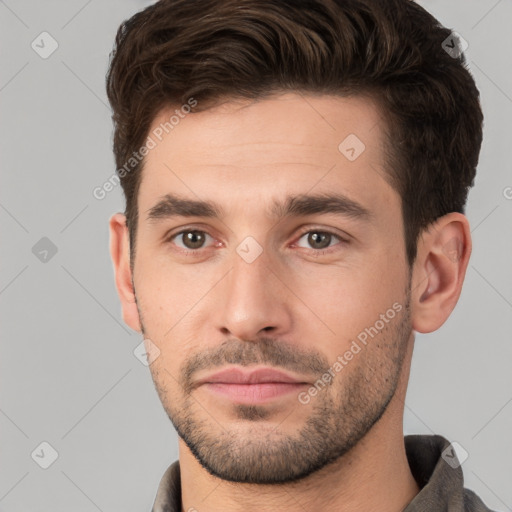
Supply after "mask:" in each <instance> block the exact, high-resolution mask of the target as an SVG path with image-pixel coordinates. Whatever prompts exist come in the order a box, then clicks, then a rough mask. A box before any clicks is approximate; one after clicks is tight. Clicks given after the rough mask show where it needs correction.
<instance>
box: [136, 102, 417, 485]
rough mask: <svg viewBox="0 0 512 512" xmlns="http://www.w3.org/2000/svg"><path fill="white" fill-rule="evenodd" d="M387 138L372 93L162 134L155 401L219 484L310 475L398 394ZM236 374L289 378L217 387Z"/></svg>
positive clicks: (146, 232)
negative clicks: (230, 372)
mask: <svg viewBox="0 0 512 512" xmlns="http://www.w3.org/2000/svg"><path fill="white" fill-rule="evenodd" d="M173 111H174V109H170V110H169V111H168V112H167V111H165V112H161V113H160V115H159V116H158V117H157V118H156V119H155V120H154V122H153V126H152V127H151V130H150V134H151V133H155V132H154V130H157V129H158V127H159V126H160V125H161V123H165V122H166V121H168V120H169V118H170V116H171V115H172V113H173ZM382 130H383V124H382V120H381V119H380V117H379V111H378V109H377V108H376V106H375V105H374V104H373V103H372V102H371V101H369V100H368V99H364V98H338V97H330V96H316V97H315V96H304V97H303V96H300V95H298V94H294V93H287V94H282V95H279V96H273V97H271V98H268V99H265V100H261V101H258V102H250V101H246V102H243V103H241V102H230V103H226V104H224V105H222V106H219V107H216V108H214V109H210V110H206V111H203V112H199V113H194V114H188V115H186V116H184V117H183V118H181V119H180V121H179V124H176V125H175V126H174V128H173V129H172V130H169V133H168V134H166V135H165V137H162V140H161V141H158V139H155V137H153V138H154V139H155V140H156V142H157V144H156V147H155V148H154V149H151V151H150V152H149V153H148V155H147V156H146V164H145V167H144V170H143V175H142V182H141V187H140V191H139V197H138V207H139V219H138V227H137V242H136V243H137V245H136V258H135V262H134V270H133V286H134V290H135V296H136V301H137V302H136V304H137V310H138V315H139V321H140V325H141V328H142V330H143V333H144V337H145V338H146V339H148V340H151V341H150V342H148V341H147V342H146V343H147V344H148V347H150V346H151V349H152V350H154V351H155V352H156V353H158V351H159V355H158V357H156V359H155V360H154V362H153V363H152V364H151V365H150V370H151V374H152V377H153V380H154V383H155V386H156V389H157V391H158V394H159V397H160V399H161V401H162V404H163V406H164V408H165V410H166V412H167V414H168V416H169V418H170V419H171V421H172V423H173V425H174V427H175V428H176V430H177V432H178V434H179V436H180V438H181V439H182V440H183V442H184V443H185V445H186V446H187V447H188V449H189V450H190V451H191V452H192V453H193V454H194V456H195V457H196V458H197V460H198V461H199V462H200V463H201V465H202V466H203V467H204V468H206V469H207V470H208V471H209V472H210V473H211V474H213V475H216V476H218V477H220V478H222V479H225V480H230V481H236V482H248V483H249V482H250V483H259V484H264V483H277V482H290V481H294V480H298V479H301V478H303V477H305V476H307V475H309V474H311V473H312V472H314V471H316V470H318V469H320V468H322V467H324V466H326V465H327V464H329V463H332V462H333V461H335V460H336V459H338V458H339V457H340V456H341V455H343V454H344V453H346V452H347V451H348V450H350V449H351V448H352V447H353V446H354V445H355V444H356V443H357V442H358V441H359V440H360V439H361V438H362V437H363V436H365V435H366V434H367V433H368V432H369V431H370V430H371V429H372V426H373V425H374V424H375V423H376V422H377V420H378V419H379V418H380V417H381V416H382V414H383V413H384V411H385V410H386V407H387V405H388V403H389V402H390V400H391V398H392V397H393V395H394V393H395V390H396V386H397V381H398V378H399V376H400V374H401V372H402V371H403V362H404V355H405V352H406V347H407V343H408V340H409V338H410V335H411V322H410V307H409V302H410V294H409V292H410V281H409V269H408V267H407V264H406V258H405V244H404V239H403V227H402V217H401V209H400V197H399V195H398V194H397V193H396V192H395V191H394V190H393V189H392V188H391V187H390V185H389V184H388V182H387V181H386V179H385V172H384V168H383V144H384V136H383V131H382ZM160 132H161V129H160ZM160 132H158V131H157V132H156V133H160ZM164 134H165V132H164ZM167 195H169V196H168V197H166V196H167ZM155 347H156V348H155ZM228 368H235V369H239V370H242V371H243V372H244V373H246V374H247V373H250V372H251V371H252V370H258V369H261V368H272V369H275V370H280V371H282V372H284V373H285V374H286V375H287V376H288V377H290V378H292V379H293V381H294V383H288V384H283V383H282V382H281V383H280V384H276V383H275V379H274V384H271V383H266V384H263V383H261V382H260V384H258V385H256V384H238V385H235V384H229V383H226V382H225V381H222V379H219V382H217V383H216V384H215V383H212V382H213V379H212V375H214V374H215V373H217V372H219V371H221V370H225V369H228ZM270 380H272V379H270ZM208 382H209V383H208Z"/></svg>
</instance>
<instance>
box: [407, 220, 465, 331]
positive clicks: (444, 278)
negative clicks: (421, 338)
mask: <svg viewBox="0 0 512 512" xmlns="http://www.w3.org/2000/svg"><path fill="white" fill-rule="evenodd" d="M470 255H471V235H470V229H469V223H468V221H467V218H466V217H465V216H464V215H463V214H460V213H457V212H453V213H450V214H447V215H445V216H443V217H441V218H440V219H438V221H437V222H436V223H435V224H434V225H433V226H431V228H429V229H428V230H427V231H426V232H425V233H423V235H422V237H421V238H420V241H419V242H418V253H417V258H416V261H415V263H414V269H413V280H412V290H411V297H413V300H414V307H413V315H412V324H413V325H412V327H413V329H414V330H415V331H417V332H421V333H428V332H433V331H435V330H437V329H439V328H440V327H441V326H442V325H443V324H444V322H445V321H446V320H447V319H448V317H449V316H450V314H451V312H452V311H453V309H454V308H455V305H456V304H457V301H458V299H459V297H460V293H461V291H462V285H463V281H464V277H465V273H466V269H467V266H468V262H469V257H470Z"/></svg>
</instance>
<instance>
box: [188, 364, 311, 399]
mask: <svg viewBox="0 0 512 512" xmlns="http://www.w3.org/2000/svg"><path fill="white" fill-rule="evenodd" d="M198 384H199V385H200V386H203V387H204V388H205V389H207V390H208V391H209V392H211V393H213V394H214V395H216V396H221V397H223V398H227V399H229V400H231V401H233V402H235V403H247V404H260V403H265V402H268V401H271V400H273V399H277V398H279V397H284V396H286V395H290V394H292V393H293V392H298V391H300V390H301V389H302V388H304V387H305V386H309V385H310V384H309V383H308V382H305V381H304V380H302V379H300V378H296V377H294V376H292V375H289V374H287V373H284V372H281V371H279V370H275V369H273V368H260V369H258V370H255V371H252V372H246V371H242V370H240V369H238V368H229V369H227V370H223V371H221V372H218V373H215V374H213V375H210V376H207V377H205V378H203V379H201V380H200V381H199V383H198Z"/></svg>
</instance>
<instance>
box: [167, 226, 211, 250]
mask: <svg viewBox="0 0 512 512" xmlns="http://www.w3.org/2000/svg"><path fill="white" fill-rule="evenodd" d="M184 235H185V236H184ZM180 237H181V240H182V243H183V244H184V245H182V246H180V245H179V244H178V243H176V242H174V243H176V245H177V246H178V247H180V248H181V249H185V250H195V249H202V245H203V244H204V242H205V240H206V237H209V238H212V237H211V236H210V235H209V234H208V233H206V232H205V231H201V230H199V229H185V230H183V231H180V232H179V233H176V234H174V235H173V236H171V237H170V238H169V241H174V240H175V239H176V240H179V239H180ZM212 240H213V238H212Z"/></svg>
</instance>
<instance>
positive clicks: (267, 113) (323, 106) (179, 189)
mask: <svg viewBox="0 0 512 512" xmlns="http://www.w3.org/2000/svg"><path fill="white" fill-rule="evenodd" d="M176 110H178V111H179V110H180V107H179V106H173V107H172V108H168V109H164V110H162V111H161V112H160V113H159V114H158V116H157V117H156V118H155V119H154V121H153V123H152V125H151V128H150V130H149V134H148V135H149V137H150V138H152V139H153V142H154V148H153V149H151V151H150V152H149V153H148V154H147V156H146V157H145V163H144V169H143V173H142V182H141V187H140V195H139V206H140V209H141V211H148V209H149V208H151V207H152V206H153V204H154V202H155V200H156V199H157V198H159V197H162V196H164V195H165V194H166V193H172V192H176V193H177V194H179V195H181V196H188V197H190V198H194V199H197V198H198V197H200V198H208V199H212V200H214V201H217V202H220V203H224V204H227V203H231V204H233V207H235V206H236V204H237V203H241V202H243V203H244V204H245V205H248V204H249V203H250V202H253V201H257V202H259V204H261V203H262V201H265V202H266V201H268V202H270V201H275V199H276V197H277V196H279V195H281V196H282V197H285V196H289V195H296V194H304V193H306V192H308V191H310V190H313V189H314V192H318V193H326V192H333V191H338V192H340V193H343V194H345V195H346V196H347V197H351V198H353V199H354V200H356V201H358V202H359V203H360V204H363V205H364V206H365V207H367V209H368V210H370V209H373V208H374V206H376V207H378V206H379V203H381V204H382V206H383V207H385V203H386V202H389V201H390V200H392V201H395V202H396V201H397V195H396V193H395V191H394V190H392V189H391V187H390V186H389V185H388V183H387V182H386V179H385V178H386V173H385V171H384V167H383V165H384V162H383V154H384V152H383V144H384V143H385V142H384V131H383V130H384V128H385V126H384V125H383V121H382V119H381V112H380V110H379V109H378V107H377V105H376V104H375V103H374V102H373V101H371V100H370V99H369V98H363V97H350V98H343V97H334V96H312V95H303V94H298V93H286V94H281V95H277V96H274V97H270V98H267V99H263V100H259V101H250V100H245V101H230V102H227V103H224V104H222V105H220V106H217V107H214V108H212V109H208V110H205V111H202V112H197V113H189V114H187V113H186V110H185V111H181V112H178V113H180V116H179V117H178V115H176ZM173 116H174V117H173ZM172 117H173V118H172ZM171 118H172V119H171ZM393 195H394V196H395V197H393ZM262 207H265V205H262Z"/></svg>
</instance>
